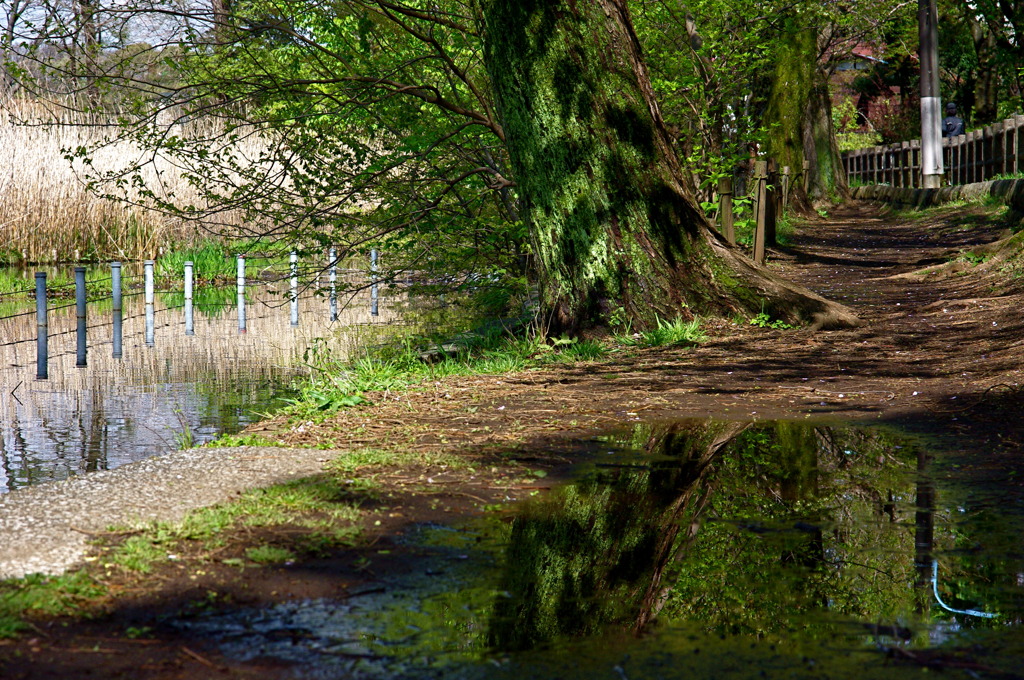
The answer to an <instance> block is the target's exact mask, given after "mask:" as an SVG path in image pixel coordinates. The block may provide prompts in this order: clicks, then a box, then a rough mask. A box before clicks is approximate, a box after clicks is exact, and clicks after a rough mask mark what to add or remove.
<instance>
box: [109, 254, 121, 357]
mask: <svg viewBox="0 0 1024 680" xmlns="http://www.w3.org/2000/svg"><path fill="white" fill-rule="evenodd" d="M110 288H111V293H113V298H114V319H113V321H114V325H113V328H112V335H113V338H112V339H113V345H114V349H113V352H112V353H111V356H113V357H114V358H115V359H120V358H121V353H122V349H121V317H122V315H123V311H122V301H121V263H120V262H111V263H110Z"/></svg>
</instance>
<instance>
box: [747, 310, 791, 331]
mask: <svg viewBox="0 0 1024 680" xmlns="http://www.w3.org/2000/svg"><path fill="white" fill-rule="evenodd" d="M750 325H751V326H757V327H758V328H775V329H778V330H792V329H794V328H796V326H793V325H791V324H788V323H786V322H785V321H782V320H781V319H772V318H771V317H770V316H769V315H768V314H767V313H766V312H760V313H758V314H757V315H756V316H754V318H752V319H751V320H750Z"/></svg>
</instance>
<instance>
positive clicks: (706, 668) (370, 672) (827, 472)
mask: <svg viewBox="0 0 1024 680" xmlns="http://www.w3.org/2000/svg"><path fill="white" fill-rule="evenodd" d="M593 444H594V454H593V456H592V458H591V459H590V460H589V462H588V463H586V464H585V465H584V466H582V469H581V470H580V474H579V476H578V478H577V480H576V481H575V482H573V483H571V484H568V485H566V486H564V487H561V488H559V489H557V490H554V491H552V492H551V493H549V494H547V495H545V496H543V497H541V498H539V499H536V500H534V501H531V502H527V503H524V504H522V505H520V506H519V507H518V509H517V510H516V511H515V514H514V518H512V519H511V520H510V521H509V518H508V517H505V518H504V519H502V518H497V517H492V518H488V519H486V520H483V521H480V522H478V523H476V524H474V525H472V526H467V527H462V528H460V529H458V530H447V531H443V530H437V529H435V530H430V531H424V532H422V535H421V536H420V537H419V539H418V541H419V544H420V545H419V548H418V551H420V552H425V553H426V554H427V555H428V556H427V557H426V558H424V560H423V562H422V564H421V563H419V562H417V563H416V565H415V567H414V568H413V569H412V572H411V573H412V575H411V576H404V577H396V578H391V579H389V580H386V581H384V582H383V583H382V584H381V587H380V589H379V590H377V591H373V592H367V593H364V594H357V595H355V596H353V597H351V598H348V599H346V600H344V601H326V600H322V601H315V602H292V603H285V604H282V605H279V606H278V607H275V608H272V609H260V610H242V611H230V612H224V613H219V614H216V615H201V616H198V617H197V618H194V619H188V620H182V621H179V622H177V623H176V625H177V626H178V627H179V628H181V629H182V630H184V631H187V632H188V633H190V634H194V635H197V636H200V637H202V638H204V639H206V640H213V641H215V643H216V644H217V645H218V646H219V647H220V649H221V650H222V651H223V652H224V653H226V654H227V655H229V656H232V657H234V658H237V659H241V660H255V659H276V660H278V661H283V662H285V663H288V664H291V665H292V667H293V668H294V675H295V677H298V678H340V677H345V678H404V677H408V678H427V677H445V678H452V677H456V678H478V677H489V678H490V677H514V678H522V677H531V678H577V677H579V678H597V677H607V678H628V679H635V678H677V677H678V678H682V677H687V678H692V677H698V678H720V677H737V678H745V677H778V676H785V677H794V678H805V677H806V678H823V677H831V678H864V677H871V678H890V677H891V678H905V677H908V676H909V675H912V674H918V673H924V672H928V671H934V670H943V671H947V672H948V673H947V675H948V676H950V677H975V678H978V677H982V678H984V677H988V678H1012V677H1020V675H1018V674H1019V673H1020V659H1021V658H1024V656H1022V655H1024V640H1022V637H1024V636H1022V635H1021V630H1020V625H1021V618H1022V615H1024V548H1022V544H1021V540H1020V536H1021V529H1022V528H1024V509H1022V508H1019V507H1013V506H1007V504H1006V503H1005V502H1004V501H1003V499H1002V498H1001V496H1000V492H999V489H998V488H993V487H985V488H981V487H977V486H973V485H971V484H970V483H969V481H968V480H964V479H960V478H959V476H953V475H952V473H953V471H952V470H950V471H949V474H947V471H945V470H944V469H943V467H942V464H941V459H938V458H937V459H936V460H932V458H933V456H936V457H937V456H938V455H939V454H938V453H937V452H934V451H931V450H929V449H927V448H924V447H923V446H921V445H918V444H916V443H915V442H914V441H912V440H909V439H904V438H902V437H901V436H899V435H896V434H893V433H892V432H890V431H885V430H878V429H869V428H857V427H828V426H815V425H808V424H805V423H800V424H797V423H786V422H780V423H767V424H765V423H758V424H751V423H735V422H707V421H700V422H698V421H684V422H679V423H675V424H671V425H667V426H660V427H652V426H647V425H641V426H637V427H635V428H634V429H632V430H629V431H623V432H620V433H615V434H612V435H610V436H608V437H605V438H601V439H599V440H595V441H594V442H593Z"/></svg>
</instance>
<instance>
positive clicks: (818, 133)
mask: <svg viewBox="0 0 1024 680" xmlns="http://www.w3.org/2000/svg"><path fill="white" fill-rule="evenodd" d="M765 120H766V121H767V122H768V123H769V125H771V126H772V128H771V131H770V133H769V134H770V138H769V145H768V155H769V156H770V157H771V158H774V159H775V161H776V162H777V163H778V165H779V167H780V168H781V167H783V166H786V165H788V166H790V167H791V168H793V169H794V172H796V171H798V170H799V169H800V168H802V167H803V161H804V159H805V158H806V159H807V160H809V161H810V170H809V172H810V177H809V181H808V187H807V195H806V196H802V195H799V193H800V192H802V182H801V183H798V184H797V192H798V202H799V201H800V200H802V199H806V200H807V201H808V202H809V204H810V205H811V206H816V205H820V204H822V203H826V202H833V201H836V200H838V199H841V198H845V197H847V196H848V194H849V188H848V185H847V182H846V175H845V173H844V171H843V166H842V159H841V157H840V154H839V146H838V144H837V143H836V136H835V131H834V130H833V127H832V100H831V98H830V96H829V91H828V82H827V80H826V77H825V73H824V72H822V70H821V69H820V68H819V67H818V34H817V31H816V30H815V29H814V28H807V27H804V26H801V25H799V23H798V22H796V21H795V20H790V21H789V22H787V23H786V29H785V33H784V35H783V38H782V45H781V47H780V49H779V56H778V60H777V61H776V65H775V73H774V74H773V77H772V85H771V93H770V95H769V99H768V109H767V111H766V113H765Z"/></svg>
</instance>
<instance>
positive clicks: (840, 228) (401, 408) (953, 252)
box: [0, 203, 1024, 678]
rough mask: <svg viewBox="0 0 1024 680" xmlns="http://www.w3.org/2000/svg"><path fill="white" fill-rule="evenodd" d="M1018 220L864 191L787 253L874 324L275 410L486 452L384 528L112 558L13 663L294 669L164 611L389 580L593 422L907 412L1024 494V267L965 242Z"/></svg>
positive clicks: (151, 673)
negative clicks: (346, 540) (147, 570)
mask: <svg viewBox="0 0 1024 680" xmlns="http://www.w3.org/2000/svg"><path fill="white" fill-rule="evenodd" d="M1007 234H1008V232H1007V230H1006V226H1005V225H1003V224H1000V223H999V222H998V220H996V219H995V218H994V217H993V214H992V210H991V209H988V208H983V207H981V206H973V207H971V206H969V207H965V208H957V209H952V210H944V211H930V212H925V213H921V214H915V215H909V216H904V215H893V214H889V213H887V212H885V211H883V210H882V209H880V208H878V207H876V206H872V205H869V204H862V203H854V204H849V205H847V206H844V207H842V208H840V209H837V210H836V211H835V212H834V214H833V215H831V216H830V217H829V218H827V219H822V220H814V221H809V222H806V223H804V224H802V225H801V226H799V227H798V229H797V233H796V234H794V235H793V236H792V237H791V238H790V239H789V242H788V243H787V244H786V245H785V246H782V247H780V248H778V249H776V250H774V251H772V253H771V259H770V264H771V266H772V268H773V269H775V270H776V271H778V272H780V273H781V274H783V275H784V276H786V277H788V278H791V279H794V280H796V281H799V282H800V283H803V284H804V285H806V286H808V287H809V288H811V289H813V290H815V291H816V292H819V293H821V294H823V295H824V296H826V297H830V298H833V299H836V300H839V301H841V302H843V303H845V304H846V305H848V306H849V307H850V308H851V309H853V310H854V311H855V313H857V314H858V315H859V316H860V318H861V319H862V320H863V321H864V322H865V323H864V325H863V326H862V327H860V328H856V329H851V330H844V331H832V332H812V331H809V330H804V329H773V328H763V327H758V326H753V325H751V324H749V323H747V322H746V321H727V320H723V321H717V322H713V323H710V324H709V325H708V326H707V328H706V331H707V333H708V340H707V341H706V342H705V343H703V344H702V345H700V346H699V347H695V348H667V349H664V348H651V349H630V350H628V351H623V352H618V353H614V354H610V355H609V356H608V357H607V358H604V359H601V360H597V361H592V362H586V363H580V364H575V365H570V366H561V365H559V366H552V367H548V368H543V369H536V370H529V371H525V372H521V373H517V374H509V375H502V376H477V377H470V378H465V377H462V378H456V379H451V380H446V381H441V382H437V383H433V384H430V385H424V386H423V387H422V389H418V390H413V391H410V392H405V393H400V394H381V395H373V397H372V399H373V402H374V405H373V406H370V407H361V408H355V409H347V410H343V411H341V412H339V413H338V414H337V415H336V416H334V417H332V418H330V419H328V420H327V421H325V422H323V423H312V422H305V423H295V422H288V421H286V420H284V419H271V420H269V421H266V422H264V423H261V424H260V425H258V426H255V427H254V428H251V431H252V432H254V433H261V434H264V435H266V436H270V437H272V438H274V439H277V440H279V441H281V442H282V443H283V444H286V445H290V446H302V445H312V446H322V447H324V448H329V449H342V450H345V449H353V448H356V449H359V448H367V447H373V448H377V449H385V450H388V449H391V450H403V451H412V452H417V453H422V454H423V456H424V458H423V460H425V461H426V460H428V459H430V458H429V456H430V455H438V454H441V453H443V454H445V455H449V454H455V455H457V456H461V457H462V458H463V459H464V460H466V461H469V464H467V465H466V466H464V467H462V466H454V465H446V464H440V463H437V462H433V463H426V462H424V463H423V464H420V465H417V464H412V465H406V466H404V467H402V468H401V469H394V470H391V471H389V472H386V473H384V474H380V475H377V477H376V481H377V482H379V484H380V487H379V488H378V490H376V491H375V492H374V493H373V494H370V495H367V496H366V497H365V498H363V499H361V504H362V507H363V508H364V509H369V510H372V511H373V512H372V513H371V514H369V515H368V516H367V518H366V519H365V521H364V522H363V524H364V526H362V527H361V528H362V530H363V531H364V532H365V533H364V535H365V536H369V540H367V541H365V542H359V543H357V544H356V545H355V546H353V547H351V548H347V549H331V550H328V551H326V552H325V553H324V554H318V555H316V556H314V557H310V558H309V559H304V560H301V561H300V562H298V563H295V564H287V565H276V566H269V567H262V568H246V569H238V568H234V567H230V566H224V565H225V562H224V560H223V559H221V560H219V561H218V562H216V563H211V562H210V561H209V560H208V559H205V558H204V556H202V555H194V556H190V555H188V554H182V555H180V556H179V559H177V560H175V562H173V563H167V564H164V565H163V566H161V567H158V568H157V570H156V571H155V572H154V573H152V574H149V575H147V576H144V577H139V576H132V575H121V576H117V575H114V576H111V575H109V574H108V575H107V579H108V580H107V582H108V584H109V585H110V587H111V592H112V593H114V595H115V596H114V597H111V598H107V599H105V600H104V601H103V602H100V603H94V604H90V605H88V606H87V607H86V611H89V612H91V613H92V614H93V618H91V619H90V620H85V621H82V620H77V619H69V618H49V619H48V618H40V620H39V621H37V622H36V623H35V629H34V631H32V632H30V633H29V634H27V635H25V636H23V637H22V638H20V639H18V640H14V641H9V642H5V643H0V676H2V677H4V678H22V677H24V678H67V677H86V676H89V675H92V676H94V677H104V678H114V677H131V678H186V677H187V678H201V677H225V676H240V677H248V676H253V677H276V676H277V675H279V674H284V673H286V671H287V669H286V668H284V667H280V666H276V665H274V664H272V663H270V662H263V661H260V660H255V661H252V662H249V663H246V664H238V663H235V662H228V661H225V660H224V659H222V658H219V657H218V655H217V653H216V652H215V651H214V650H212V649H208V648H204V646H203V643H202V641H197V640H194V639H189V638H188V637H186V636H183V635H182V634H180V633H175V632H173V631H169V630H166V629H165V628H163V627H161V623H160V622H161V621H162V620H163V617H164V616H165V615H167V614H168V613H170V612H181V611H187V610H195V609H196V608H204V607H205V608H215V607H220V606H225V605H226V604H229V605H230V606H238V605H259V604H269V603H274V602H280V601H282V600H288V599H303V598H318V597H335V598H338V597H344V596H345V595H346V594H349V593H354V592H362V591H365V589H367V588H373V587H377V586H376V585H375V584H378V583H379V579H380V578H381V577H382V576H384V575H386V574H392V573H395V572H400V571H403V570H410V569H415V568H416V559H415V558H416V556H415V554H413V553H414V552H415V549H414V548H410V547H409V545H408V543H406V542H403V541H402V540H401V534H402V532H403V531H404V530H405V529H406V528H407V527H408V526H410V525H412V524H421V523H423V522H446V521H450V520H451V519H452V518H455V517H460V516H465V515H467V514H472V513H478V512H480V509H481V507H482V506H484V505H489V504H495V503H500V502H503V501H505V500H511V499H515V498H517V497H520V496H522V495H525V494H529V493H533V492H536V491H538V490H541V489H543V488H545V487H546V486H549V485H550V484H551V483H552V482H551V481H550V480H555V479H558V478H559V476H560V474H561V473H563V472H564V471H565V470H566V469H567V468H568V466H569V465H570V464H571V462H572V460H573V455H574V450H575V447H576V445H577V444H576V443H577V442H578V441H579V440H581V439H582V438H585V437H587V436H590V435H591V434H593V433H595V432H598V431H603V430H607V429H609V428H612V427H617V426H621V425H623V424H626V423H629V422H636V421H639V420H643V421H664V420H670V419H678V418H683V417H694V416H696V417H717V418H727V419H758V420H766V419H777V418H785V419H789V418H794V419H796V418H799V419H804V418H823V419H831V420H837V419H843V420H856V421H873V422H885V423H893V424H897V425H899V426H900V427H902V428H905V429H908V430H910V431H913V432H918V433H921V434H925V435H928V436H930V437H934V438H938V439H945V440H948V441H949V442H952V443H953V444H952V445H953V446H956V447H958V448H959V450H961V451H962V452H963V455H964V457H965V459H966V460H969V461H970V463H971V465H972V466H973V467H975V468H976V469H977V470H978V474H981V475H983V476H984V475H988V476H989V477H991V478H992V479H998V480H1000V483H1002V484H1005V485H1007V486H1009V487H1012V489H1011V493H1013V494H1017V495H1018V497H1021V498H1024V459H1022V457H1021V452H1022V450H1024V418H1021V417H1020V413H1021V411H1022V408H1021V407H1022V406H1024V390H1022V384H1024V366H1022V357H1024V271H1021V269H1020V268H1019V265H1017V264H1014V262H1012V261H1003V260H998V261H997V259H995V258H992V259H990V260H988V261H986V257H987V256H983V255H967V256H963V255H960V253H961V251H969V250H970V249H972V248H975V247H977V246H980V245H983V244H989V243H992V242H995V241H997V240H999V239H1000V238H1002V237H1004V236H1006V235H1007ZM922 270H930V271H925V272H924V273H921V272H922ZM430 460H435V461H436V459H430ZM1018 472H1020V474H1017V473H1018ZM538 473H539V474H538ZM541 474H543V475H545V477H544V478H543V479H541V478H540V475H541ZM284 531H285V530H284V529H280V528H279V529H276V530H275V529H266V530H259V531H248V532H241V533H239V534H238V535H236V536H232V537H229V539H228V540H227V544H226V545H225V546H224V548H223V553H222V555H221V557H224V556H229V557H230V556H240V555H244V554H245V550H246V548H247V547H248V546H251V545H255V544H259V543H261V542H267V541H279V540H281V535H282V532H284ZM290 540H291V539H290Z"/></svg>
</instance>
